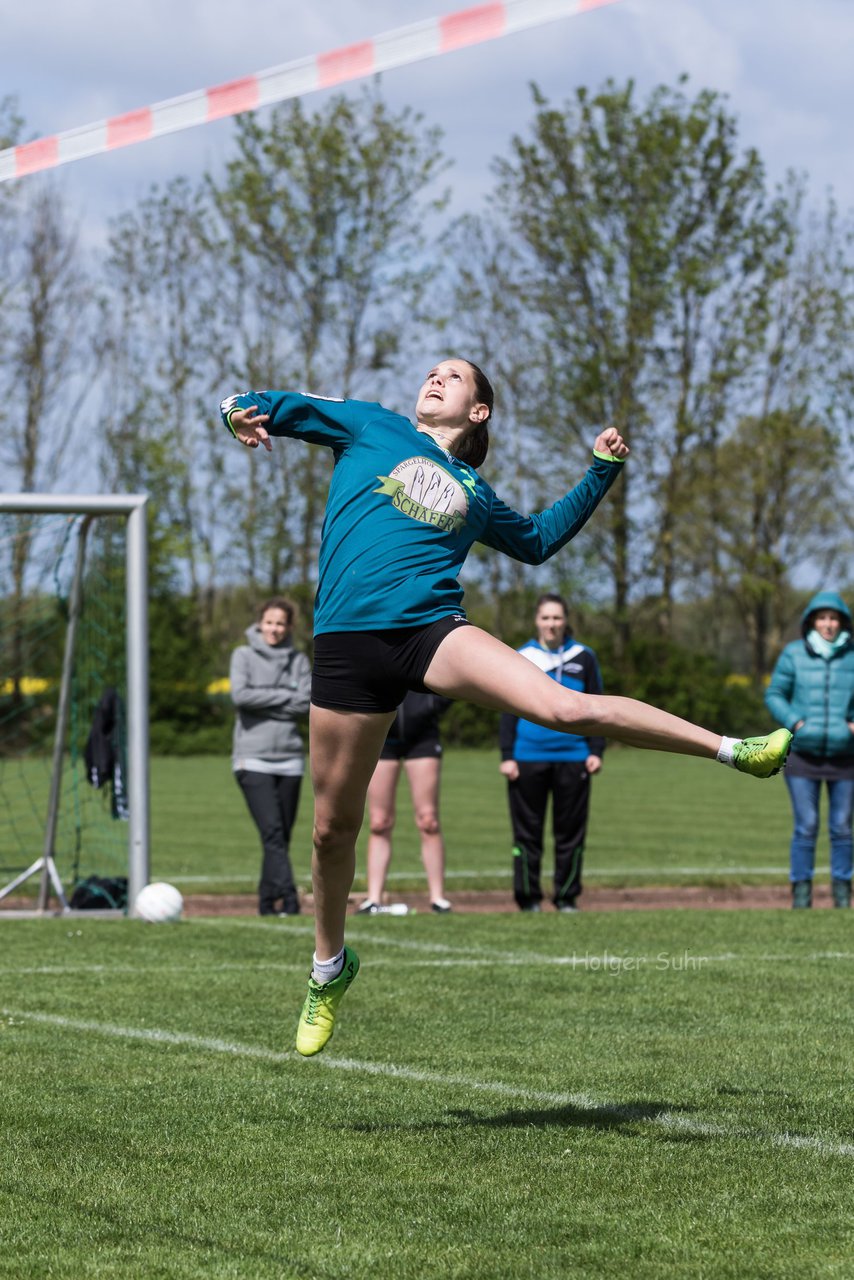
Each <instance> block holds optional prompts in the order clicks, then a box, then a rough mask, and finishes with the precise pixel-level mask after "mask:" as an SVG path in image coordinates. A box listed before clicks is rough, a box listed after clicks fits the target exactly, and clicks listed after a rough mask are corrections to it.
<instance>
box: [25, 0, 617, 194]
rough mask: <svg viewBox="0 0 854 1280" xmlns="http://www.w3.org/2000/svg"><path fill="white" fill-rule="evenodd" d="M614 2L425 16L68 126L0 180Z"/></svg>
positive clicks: (521, 4)
mask: <svg viewBox="0 0 854 1280" xmlns="http://www.w3.org/2000/svg"><path fill="white" fill-rule="evenodd" d="M615 2H616V0H500V2H496V3H492V4H480V5H476V6H475V7H474V8H471V9H461V10H460V11H459V12H457V13H451V14H448V15H447V16H445V17H444V18H430V19H428V20H427V21H426V22H416V23H414V24H413V25H411V26H408V27H397V28H396V29H395V30H394V31H387V32H385V34H384V35H379V36H374V37H373V38H372V39H370V40H362V41H360V42H359V43H358V44H350V45H346V46H345V47H343V48H341V49H331V50H329V52H328V53H319V54H316V55H314V56H313V57H310V58H300V59H298V60H297V61H295V62H286V63H284V64H283V65H282V66H279V67H271V68H270V69H269V70H267V71H259V72H257V73H256V74H255V75H250V76H243V77H242V79H240V80H231V81H229V82H228V83H227V84H219V85H216V86H215V87H214V88H213V89H199V90H197V91H196V92H195V93H186V94H184V95H183V96H182V97H180V98H169V99H167V100H166V101H165V102H156V103H154V104H153V105H152V106H150V107H140V108H139V109H138V110H136V111H128V112H127V113H126V114H125V115H120V116H112V117H110V119H108V120H98V121H96V123H94V124H88V125H83V126H82V127H81V128H79V129H68V130H66V131H65V132H64V133H55V134H53V135H51V136H50V137H46V138H37V139H36V140H35V141H34V142H25V143H22V144H21V146H18V147H9V148H8V150H6V151H0V182H8V181H10V180H11V179H14V178H23V177H25V176H26V175H27V174H30V173H38V172H39V171H40V170H42V169H53V168H54V167H55V166H56V165H60V164H68V163H70V161H72V160H82V159H84V158H85V157H86V156H94V155H99V154H100V153H101V152H102V151H114V150H115V149H116V148H117V147H128V146H131V145H132V144H133V143H135V142H146V141H147V140H148V139H149V138H159V137H162V136H163V135H164V134H167V133H177V132H178V130H180V129H191V128H192V127H193V126H194V125H197V124H207V123H208V121H209V120H220V119H222V118H223V117H224V116H234V115H237V114H239V112H241V111H254V110H255V109H256V108H257V107H263V106H267V105H268V104H269V103H271V102H283V101H284V100H285V99H286V98H298V97H301V96H302V95H303V94H306V93H311V92H312V90H314V89H328V88H329V87H330V86H332V85H338V84H346V83H347V82H348V81H351V80H360V79H362V77H364V76H370V75H375V74H376V73H377V72H380V71H388V70H390V69H391V68H392V67H401V66H404V65H405V64H406V63H408V62H420V61H422V59H424V58H433V57H436V56H438V55H439V54H443V53H451V52H452V51H453V50H454V49H462V48H464V47H465V46H466V45H473V44H482V43H483V42H484V41H486V40H495V39H497V38H498V36H506V35H511V34H512V33H513V32H514V31H522V30H524V29H525V28H526V27H538V26H541V25H542V24H543V23H546V22H553V21H555V20H556V19H558V18H571V17H574V16H575V15H576V14H579V13H586V12H587V11H588V10H589V9H598V8H601V7H602V6H603V5H606V4H614V3H615Z"/></svg>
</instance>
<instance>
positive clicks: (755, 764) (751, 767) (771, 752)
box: [732, 729, 792, 778]
mask: <svg viewBox="0 0 854 1280" xmlns="http://www.w3.org/2000/svg"><path fill="white" fill-rule="evenodd" d="M791 745H792V735H791V734H790V733H789V730H788V729H775V730H774V732H773V733H766V734H763V736H762V737H761V738H742V740H741V742H736V743H735V744H734V746H733V749H732V762H733V764H734V765H735V767H736V769H738V771H739V773H750V774H752V775H753V777H754V778H771V777H773V776H774V774H775V773H779V772H780V770H781V769H782V768H783V765H784V764H785V763H786V757H787V756H788V754H789V747H790V746H791Z"/></svg>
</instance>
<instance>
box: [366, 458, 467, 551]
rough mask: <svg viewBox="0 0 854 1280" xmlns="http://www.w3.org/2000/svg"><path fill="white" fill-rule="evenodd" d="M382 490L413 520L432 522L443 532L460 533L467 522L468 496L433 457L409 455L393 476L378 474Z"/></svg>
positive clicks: (421, 522)
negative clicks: (413, 456)
mask: <svg viewBox="0 0 854 1280" xmlns="http://www.w3.org/2000/svg"><path fill="white" fill-rule="evenodd" d="M377 479H378V480H379V482H380V487H379V488H378V489H374V493H381V494H383V495H384V496H385V497H387V498H390V499H391V504H392V506H393V507H396V508H397V510H398V511H400V512H402V513H403V515H405V516H409V518H410V520H417V521H418V522H419V523H420V524H430V525H433V527H434V528H436V529H439V530H440V531H441V532H442V533H459V531H460V529H461V528H462V527H463V525H464V524H465V522H466V516H467V515H468V510H469V499H468V496H467V494H466V491H465V489H464V488H463V486H462V485H461V484H460V482H459V481H458V480H457V479H456V477H455V476H452V475H451V473H450V471H446V470H445V469H444V467H440V466H438V465H437V464H436V463H435V462H433V460H432V459H431V458H407V459H406V461H405V462H401V463H400V464H399V465H398V466H396V467H395V468H394V470H393V471H392V473H391V475H388V476H377Z"/></svg>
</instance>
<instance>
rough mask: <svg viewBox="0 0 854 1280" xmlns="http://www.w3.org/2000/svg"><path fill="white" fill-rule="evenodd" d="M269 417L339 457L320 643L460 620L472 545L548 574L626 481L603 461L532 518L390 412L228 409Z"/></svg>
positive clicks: (246, 401)
mask: <svg viewBox="0 0 854 1280" xmlns="http://www.w3.org/2000/svg"><path fill="white" fill-rule="evenodd" d="M253 405H254V406H257V408H258V411H259V413H265V414H268V415H269V421H268V422H267V423H266V424H265V425H266V429H267V431H268V432H269V433H270V435H271V436H290V437H292V438H294V439H298V440H307V441H309V442H311V443H313V444H323V445H327V446H328V447H329V448H331V449H332V452H333V455H334V459H335V465H334V468H333V472H332V481H331V483H330V486H329V495H328V498H327V503H326V514H325V518H324V521H323V530H322V533H321V541H320V556H319V565H318V582H317V596H316V600H315V626H314V630H315V634H316V635H322V634H324V633H325V632H332V631H380V630H386V629H392V628H397V627H417V626H424V625H426V624H428V623H431V622H436V621H438V620H439V619H440V618H445V617H447V616H448V615H449V614H454V613H457V614H461V615H462V612H463V611H462V598H463V589H462V587H461V586H460V584H459V582H458V580H457V578H458V574H459V572H460V569H461V567H462V565H463V562H464V561H465V558H466V556H467V555H468V553H469V551H470V549H471V547H472V545H473V543H475V542H481V543H483V544H484V545H486V546H488V547H494V548H495V550H496V551H503V552H504V553H505V554H506V555H509V556H512V557H513V558H514V559H516V560H521V561H523V562H524V563H525V564H541V563H542V562H543V561H544V560H547V559H548V558H549V556H552V555H554V553H555V552H556V551H559V550H560V548H561V547H562V546H564V544H565V543H567V542H568V541H569V540H570V538H572V537H573V536H574V535H575V534H576V533H577V532H578V530H579V529H580V528H581V527H582V525H584V524H585V523H586V521H587V520H588V519H589V518H590V516H591V515H592V514H593V512H594V511H595V509H596V507H597V506H598V505H599V503H600V502H601V501H602V499H603V498H604V496H605V494H606V493H607V492H608V489H609V488H610V487H611V485H612V484H613V482H614V480H615V479H616V477H617V475H618V474H619V472H620V470H621V465H622V464H621V463H620V462H619V461H617V460H616V459H610V458H606V457H600V456H594V459H593V462H592V465H591V466H590V468H589V470H588V471H587V473H586V474H585V476H584V477H583V479H582V480H581V481H580V482H579V483H578V484H577V485H576V486H575V488H574V489H572V490H570V492H569V493H567V494H566V495H565V496H564V497H563V498H560V499H559V500H558V501H557V502H555V503H554V505H553V506H551V507H548V508H547V509H546V510H545V511H540V512H537V513H536V514H534V515H527V516H526V515H520V514H519V512H517V511H513V510H512V509H511V508H510V507H508V506H507V505H506V504H505V503H504V502H502V501H501V499H500V498H499V497H498V496H497V495H496V493H495V492H494V491H493V490H492V489H491V488H490V486H489V485H488V484H487V483H486V481H485V480H483V479H482V478H481V477H480V476H479V475H478V474H477V472H476V471H475V470H474V469H473V468H472V467H470V466H469V465H468V464H467V463H465V462H460V461H459V460H458V459H456V458H454V457H452V456H451V455H450V454H448V453H446V452H445V450H444V449H442V448H441V447H440V446H439V445H438V444H436V443H435V441H434V440H432V439H431V437H430V436H429V435H427V434H426V433H425V432H423V431H419V430H418V429H417V428H416V427H415V426H413V424H412V423H411V422H410V421H409V419H408V418H404V417H403V416H402V415H401V414H398V413H392V412H391V411H390V410H389V409H384V408H383V406H382V405H380V404H372V403H368V402H365V401H361V400H334V399H328V398H326V397H324V396H314V395H307V394H302V393H296V392H291V391H262V392H257V391H250V392H244V393H242V394H240V395H236V396H230V397H229V398H228V399H226V400H223V402H222V404H221V406H220V411H221V413H222V417H223V420H224V421H225V423H226V425H227V426H228V427H229V429H230V426H231V424H230V422H229V415H230V414H231V413H232V412H233V411H234V410H235V409H247V408H250V407H251V406H253Z"/></svg>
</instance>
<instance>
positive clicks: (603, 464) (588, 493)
mask: <svg viewBox="0 0 854 1280" xmlns="http://www.w3.org/2000/svg"><path fill="white" fill-rule="evenodd" d="M492 403H493V393H492V387H491V386H490V383H489V380H488V379H487V378H486V376H485V374H484V373H483V372H482V370H480V369H478V367H477V365H474V364H472V363H471V362H470V361H468V360H462V359H458V358H452V359H447V360H441V361H440V362H439V363H438V364H436V365H434V366H433V368H432V369H431V370H430V372H429V373H428V375H427V377H426V379H425V381H424V383H423V384H422V387H421V390H420V392H419V394H418V399H417V402H416V405H415V422H410V420H409V419H408V418H405V417H403V416H402V415H401V414H398V413H392V412H390V411H389V410H388V409H384V408H383V407H382V405H379V404H370V403H364V402H361V401H356V400H335V399H329V398H327V397H323V396H312V395H304V394H297V393H295V392H288V391H265V392H255V391H252V392H245V393H243V394H240V395H236V396H230V397H229V398H228V399H226V400H224V401H223V403H222V405H221V413H222V417H223V419H224V421H225V423H226V425H227V426H228V428H229V430H230V431H231V433H232V435H234V436H235V437H236V438H237V439H238V440H239V441H240V442H241V444H243V445H245V446H246V447H247V448H250V449H256V448H258V447H259V446H262V447H263V448H264V449H267V450H269V449H271V448H272V444H271V441H270V437H271V436H290V437H293V438H296V439H300V440H305V441H308V442H311V443H315V444H322V445H326V446H327V447H329V448H331V450H332V453H333V457H334V460H335V465H334V468H333V472H332V480H331V482H330V486H329V495H328V499H327V504H326V514H325V518H324V522H323V531H322V534H321V545H320V553H319V559H318V584H317V596H316V601H315V648H314V668H313V672H312V687H311V711H310V722H309V734H310V744H311V749H310V759H311V774H312V782H313V786H314V799H315V809H314V855H313V860H312V882H313V887H314V902H315V955H314V964H313V967H312V972H311V977H310V978H309V984H308V994H307V996H306V999H305V1003H304V1005H303V1010H302V1014H301V1015H300V1020H299V1023H298V1027H297V1051H298V1052H299V1053H302V1054H304V1055H309V1054H314V1053H319V1052H320V1050H321V1049H323V1047H324V1046H325V1044H326V1043H327V1041H328V1040H329V1038H330V1036H331V1035H332V1031H333V1025H334V1020H335V1015H336V1011H337V1008H338V1005H339V1003H340V1001H341V999H342V997H343V995H344V994H345V992H346V991H347V989H348V987H349V985H350V983H351V982H352V981H353V979H354V978H355V976H356V974H357V972H358V968H359V961H358V958H357V956H356V954H355V952H354V951H353V950H352V948H351V947H345V946H344V926H345V921H346V915H347V900H348V896H349V893H350V888H351V886H352V883H353V876H354V873H355V866H356V838H357V836H358V833H359V830H360V828H361V825H362V820H363V817H364V810H365V796H366V793H367V789H368V784H369V782H370V780H371V776H372V775H373V772H374V768H375V766H376V763H377V760H378V758H379V754H380V751H381V749H382V745H383V743H384V741H385V738H386V735H387V733H388V730H389V728H390V727H391V723H392V721H393V719H394V715H395V711H396V709H397V707H398V706H399V704H400V703H401V702H402V701H403V698H404V697H405V695H406V691H407V690H408V689H418V690H425V689H429V690H430V691H431V692H433V693H437V694H439V695H440V696H442V697H448V698H465V699H468V700H469V701H470V702H475V703H477V704H478V705H480V706H485V707H492V708H495V709H497V710H499V711H505V712H509V713H510V714H511V715H517V716H521V717H524V718H525V719H526V720H533V721H536V722H537V723H539V724H544V725H547V726H549V727H550V728H552V729H559V730H571V731H573V732H576V733H582V734H601V735H603V736H608V737H612V738H616V739H618V740H620V741H622V742H627V743H630V744H632V745H633V746H638V747H648V748H651V749H657V750H660V751H676V752H682V753H683V754H686V755H695V756H702V757H705V758H706V759H710V760H714V759H719V760H721V761H722V762H723V763H725V764H729V765H731V766H732V767H733V768H736V769H739V770H741V771H742V772H746V773H752V774H753V775H754V776H758V777H769V776H770V775H771V774H772V773H776V772H778V770H779V769H780V768H781V766H782V765H783V763H784V762H785V758H786V754H787V752H788V745H789V741H790V735H789V734H788V733H787V732H786V731H785V730H778V731H777V733H776V734H772V735H770V737H767V738H758V739H746V740H743V741H736V740H734V739H732V738H721V736H720V734H715V733H711V732H710V731H708V730H707V729H702V728H700V727H699V726H698V725H692V724H689V723H688V721H686V720H680V719H679V718H678V717H677V716H672V715H669V714H667V713H666V712H664V711H659V710H657V709H656V708H654V707H650V706H647V705H646V704H644V703H641V702H636V701H634V700H633V699H630V698H615V697H606V696H604V695H596V694H585V693H578V692H576V691H575V690H572V689H566V688H563V687H561V686H560V685H558V684H557V683H556V682H555V681H554V680H550V679H549V677H548V676H547V675H545V674H544V673H543V672H542V671H538V670H537V668H536V667H535V666H534V665H533V664H532V663H530V662H527V661H526V660H525V659H524V658H523V657H521V656H520V655H519V654H518V653H515V652H514V651H513V650H512V649H511V648H509V646H507V645H504V644H502V643H501V642H500V641H499V640H496V639H495V638H494V637H493V636H491V635H489V634H488V633H487V632H485V631H481V630H480V629H479V628H478V627H473V626H470V625H469V624H468V622H467V620H466V617H465V614H464V613H463V612H462V608H461V602H462V594H463V593H462V588H461V587H460V584H459V582H458V580H457V575H458V573H459V571H460V569H461V567H462V565H463V562H464V561H465V558H466V556H467V555H468V552H469V551H470V549H471V547H472V546H473V544H474V543H475V542H480V543H483V544H484V545H485V546H488V547H493V548H494V549H495V550H497V551H503V552H504V553H505V554H506V555H510V556H513V557H514V558H515V559H517V560H521V561H523V562H524V563H526V564H541V563H542V562H543V561H544V560H546V559H548V558H549V557H550V556H552V555H554V554H555V552H556V551H558V550H559V549H560V548H561V547H563V546H564V545H565V544H566V543H567V542H568V541H569V540H570V538H572V537H573V536H574V535H575V534H576V533H577V532H578V530H579V529H580V528H581V527H582V526H583V525H584V524H585V523H586V522H587V520H588V519H589V518H590V516H591V515H592V514H593V512H594V510H595V509H596V507H597V506H598V504H599V502H600V501H601V500H602V498H604V496H605V494H606V493H607V491H608V489H609V488H610V487H611V485H612V484H613V482H614V480H615V479H616V477H617V475H618V474H619V472H620V471H621V470H622V464H623V460H624V459H625V458H626V457H627V455H628V452H629V450H628V447H627V445H626V443H625V441H624V440H623V438H622V436H621V435H620V434H619V432H618V431H617V430H616V429H615V428H613V427H607V428H606V429H605V430H604V431H602V432H600V434H599V435H598V436H597V438H596V440H595V442H594V446H593V459H592V462H591V465H590V467H589V468H588V470H587V472H586V474H585V475H584V476H583V477H582V479H581V480H580V482H579V483H578V484H577V485H576V486H575V488H574V489H572V490H571V491H570V492H569V493H567V494H565V495H564V497H562V498H559V499H558V500H557V502H555V503H554V504H553V505H552V506H550V507H548V508H546V510H544V511H540V512H537V513H535V514H533V515H527V516H526V515H521V514H520V513H519V512H517V511H513V510H511V508H510V507H508V506H507V505H506V504H505V503H503V502H502V501H501V499H500V498H499V497H498V496H497V494H496V493H495V492H494V491H493V490H492V489H491V488H490V486H489V485H488V484H487V483H486V481H485V480H484V479H483V478H482V477H481V476H480V475H478V472H477V470H476V468H477V467H479V466H480V465H481V463H482V462H483V461H484V459H485V457H486V451H487V447H488V442H489V433H488V428H487V421H488V419H489V417H490V415H491V413H492Z"/></svg>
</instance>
